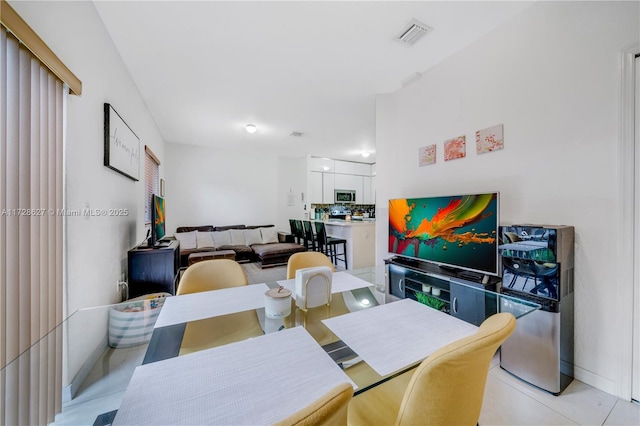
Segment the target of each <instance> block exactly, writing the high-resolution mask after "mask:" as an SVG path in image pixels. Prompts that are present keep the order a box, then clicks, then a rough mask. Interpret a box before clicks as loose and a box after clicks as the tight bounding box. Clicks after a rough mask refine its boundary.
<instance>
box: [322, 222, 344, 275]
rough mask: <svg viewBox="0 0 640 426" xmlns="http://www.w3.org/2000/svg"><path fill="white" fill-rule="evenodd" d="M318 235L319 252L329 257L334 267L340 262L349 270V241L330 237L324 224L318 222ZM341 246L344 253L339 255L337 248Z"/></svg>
mask: <svg viewBox="0 0 640 426" xmlns="http://www.w3.org/2000/svg"><path fill="white" fill-rule="evenodd" d="M316 235H317V238H318V247H319V249H318V250H319V251H321V252H322V253H324V254H326V255H327V256H329V258H330V259H331V262H333V264H334V265H336V266H337V265H338V261H342V262H344V269H349V266H348V265H347V240H345V239H344V238H336V237H330V236H328V235H327V229H326V227H325V226H324V223H323V222H316ZM338 246H341V247H342V252H340V253H338V251H337V249H336V247H338Z"/></svg>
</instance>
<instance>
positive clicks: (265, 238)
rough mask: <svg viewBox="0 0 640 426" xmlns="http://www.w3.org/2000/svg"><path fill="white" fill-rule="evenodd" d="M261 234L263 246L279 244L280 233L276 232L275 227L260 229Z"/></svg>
mask: <svg viewBox="0 0 640 426" xmlns="http://www.w3.org/2000/svg"><path fill="white" fill-rule="evenodd" d="M260 234H261V235H262V244H269V243H277V242H278V231H276V227H275V226H271V227H269V228H260Z"/></svg>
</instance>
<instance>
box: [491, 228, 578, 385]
mask: <svg viewBox="0 0 640 426" xmlns="http://www.w3.org/2000/svg"><path fill="white" fill-rule="evenodd" d="M499 249H500V254H501V260H502V285H501V288H500V292H501V293H503V294H506V295H509V296H514V297H518V298H521V299H526V300H531V301H534V302H536V303H539V304H540V305H541V309H540V310H538V311H535V312H532V313H530V314H528V315H526V316H524V317H522V318H519V319H518V321H517V323H516V329H515V331H514V333H513V334H512V335H511V337H509V339H507V341H506V342H504V343H503V344H502V347H501V349H500V366H501V367H502V368H503V369H504V370H506V371H508V372H509V373H511V374H513V375H514V376H516V377H519V378H520V379H522V380H524V381H526V382H528V383H531V384H532V385H534V386H537V387H539V388H541V389H543V390H546V391H548V392H550V393H552V394H554V395H558V394H560V393H561V392H562V391H563V390H564V389H565V388H566V387H567V386H568V385H569V383H571V381H572V380H573V365H574V357H573V353H574V349H573V348H574V344H573V336H574V332H573V330H574V327H573V320H574V309H573V305H574V281H573V277H574V269H573V268H574V228H573V227H572V226H564V225H563V226H550V225H512V226H502V227H500V246H499ZM503 303H508V302H506V301H505V302H503Z"/></svg>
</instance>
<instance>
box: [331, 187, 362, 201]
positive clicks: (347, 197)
mask: <svg viewBox="0 0 640 426" xmlns="http://www.w3.org/2000/svg"><path fill="white" fill-rule="evenodd" d="M333 191H334V192H333V193H334V202H335V203H342V204H353V203H355V202H356V191H355V190H351V189H334V190H333Z"/></svg>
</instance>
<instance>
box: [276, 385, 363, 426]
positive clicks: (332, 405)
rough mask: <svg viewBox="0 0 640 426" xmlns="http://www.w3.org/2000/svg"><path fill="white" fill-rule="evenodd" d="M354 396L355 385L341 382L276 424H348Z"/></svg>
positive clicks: (279, 425) (278, 425)
mask: <svg viewBox="0 0 640 426" xmlns="http://www.w3.org/2000/svg"><path fill="white" fill-rule="evenodd" d="M352 397H353V387H352V386H351V384H349V383H346V382H345V383H341V384H340V385H338V386H336V387H335V388H333V389H331V390H330V391H329V392H327V393H325V394H324V395H323V396H321V397H320V398H319V399H317V400H316V401H314V402H313V403H312V404H311V405H309V406H307V407H305V408H303V409H301V410H299V411H297V412H295V413H293V414H292V415H291V416H289V417H287V418H286V419H283V420H281V421H279V422H278V423H276V424H275V425H276V426H291V425H297V426H316V425H326V426H334V425H335V426H340V425H346V424H347V407H348V404H349V401H351V398H352Z"/></svg>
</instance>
